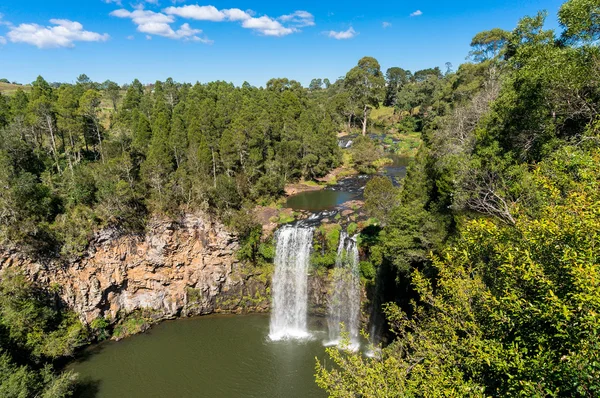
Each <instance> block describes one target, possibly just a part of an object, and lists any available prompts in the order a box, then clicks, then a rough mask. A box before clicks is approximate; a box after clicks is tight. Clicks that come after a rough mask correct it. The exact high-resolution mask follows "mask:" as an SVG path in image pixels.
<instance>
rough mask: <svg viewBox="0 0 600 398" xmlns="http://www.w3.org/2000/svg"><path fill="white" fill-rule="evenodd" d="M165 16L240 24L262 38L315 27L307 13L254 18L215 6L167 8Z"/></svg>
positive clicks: (241, 11) (235, 9) (234, 9)
mask: <svg viewBox="0 0 600 398" xmlns="http://www.w3.org/2000/svg"><path fill="white" fill-rule="evenodd" d="M163 12H164V13H165V14H166V15H169V16H178V17H180V18H187V19H194V20H197V21H212V22H241V23H242V27H243V28H246V29H252V30H255V31H257V32H259V33H260V34H262V35H264V36H287V35H289V34H292V33H296V32H300V28H303V27H307V26H314V25H315V18H314V16H313V15H312V14H311V13H309V12H308V11H302V10H299V11H295V12H294V13H292V14H288V15H282V16H280V17H278V18H271V17H269V16H268V15H263V16H260V17H255V16H254V15H255V12H254V11H252V10H247V11H244V10H241V9H239V8H229V9H222V10H219V9H218V8H216V7H215V6H212V5H207V6H200V5H197V4H196V5H186V6H181V7H173V6H171V7H167V8H165V9H164V10H163Z"/></svg>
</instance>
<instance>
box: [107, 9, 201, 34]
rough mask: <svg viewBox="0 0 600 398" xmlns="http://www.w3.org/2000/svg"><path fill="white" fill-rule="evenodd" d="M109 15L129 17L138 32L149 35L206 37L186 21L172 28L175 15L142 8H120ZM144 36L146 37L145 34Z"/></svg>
mask: <svg viewBox="0 0 600 398" xmlns="http://www.w3.org/2000/svg"><path fill="white" fill-rule="evenodd" d="M110 15H112V16H113V17H117V18H129V19H131V20H132V21H133V23H134V24H136V25H137V30H138V32H142V33H147V34H149V35H157V36H163V37H168V38H169V39H184V40H194V41H202V42H206V41H207V39H201V38H200V37H198V36H197V35H199V34H200V33H202V31H201V30H200V29H193V28H192V27H190V25H189V24H188V23H184V24H183V25H181V27H180V28H179V29H178V30H174V29H173V28H172V27H171V24H172V23H173V22H175V17H173V16H171V15H165V14H162V13H160V12H154V11H150V10H144V9H143V8H138V9H136V10H133V11H128V10H125V9H120V10H115V11H113V12H111V13H110ZM146 38H148V37H147V36H146Z"/></svg>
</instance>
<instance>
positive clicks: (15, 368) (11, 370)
mask: <svg viewBox="0 0 600 398" xmlns="http://www.w3.org/2000/svg"><path fill="white" fill-rule="evenodd" d="M86 341H87V334H86V330H85V328H84V327H83V325H82V324H81V323H80V322H79V320H78V319H77V317H76V315H75V314H74V313H70V312H64V311H63V310H62V309H61V307H60V305H59V304H58V303H57V301H56V296H53V295H51V294H50V293H49V292H45V291H43V290H41V289H39V288H38V287H37V286H35V285H33V284H32V283H31V282H28V281H27V280H26V279H25V277H24V276H22V275H20V274H16V273H12V272H8V271H5V272H3V273H2V275H1V278H0V396H2V397H30V396H41V397H68V396H71V393H72V391H73V388H74V385H75V381H76V378H75V375H73V374H72V373H63V374H60V375H58V374H56V373H54V372H53V370H52V367H51V365H50V362H51V361H52V360H53V359H56V358H60V357H63V356H69V355H72V354H73V352H74V350H75V349H76V348H77V347H80V346H81V345H82V344H84V343H85V342H86Z"/></svg>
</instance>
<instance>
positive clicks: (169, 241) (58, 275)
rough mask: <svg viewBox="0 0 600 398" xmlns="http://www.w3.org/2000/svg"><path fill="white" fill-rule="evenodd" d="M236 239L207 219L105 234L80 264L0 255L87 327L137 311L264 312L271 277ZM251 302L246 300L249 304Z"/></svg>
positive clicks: (3, 265)
mask: <svg viewBox="0 0 600 398" xmlns="http://www.w3.org/2000/svg"><path fill="white" fill-rule="evenodd" d="M238 248H239V244H238V241H237V238H236V236H235V235H233V234H231V233H230V232H228V231H227V230H226V229H225V227H224V226H223V225H222V224H220V223H219V222H216V221H214V220H211V219H210V217H208V216H205V215H188V216H186V217H184V218H183V219H182V220H180V221H178V222H176V221H167V220H158V219H156V220H152V221H151V222H150V223H149V225H148V228H147V232H146V234H145V236H133V235H123V236H118V234H117V233H116V232H115V231H103V232H102V233H100V234H98V235H97V236H96V237H95V239H94V240H93V241H92V242H91V243H90V245H89V249H88V251H87V253H86V254H85V255H84V256H82V257H81V258H79V259H77V260H75V261H72V262H70V263H66V262H63V261H59V260H36V261H34V260H32V259H31V258H29V257H27V256H26V255H24V254H22V253H20V252H18V251H16V250H3V251H0V271H2V270H5V269H8V268H18V269H19V270H21V271H22V272H24V273H25V274H26V275H27V276H28V277H29V278H31V279H32V280H34V281H36V282H39V283H40V284H41V285H43V286H48V287H52V288H56V289H57V290H58V291H59V292H60V296H61V298H62V299H63V300H64V302H65V303H66V304H67V305H68V306H69V307H71V308H72V309H73V310H75V311H76V312H77V313H78V314H79V315H80V317H81V319H82V320H83V321H85V322H88V323H89V322H91V321H93V320H94V319H96V318H98V317H105V318H107V319H110V320H116V319H117V318H118V317H119V316H120V315H123V314H125V313H130V312H132V311H135V310H139V309H145V310H151V311H152V312H153V313H154V314H155V316H156V318H157V319H166V318H173V317H176V316H179V315H183V316H190V315H200V314H208V313H212V312H242V311H253V312H257V311H266V310H268V307H269V295H268V285H269V283H270V278H268V277H266V276H265V275H260V274H255V273H254V274H253V273H252V271H251V270H247V269H246V268H245V267H244V266H243V265H242V264H241V263H239V262H238V261H237V259H236V251H237V249H238ZM248 298H251V299H248Z"/></svg>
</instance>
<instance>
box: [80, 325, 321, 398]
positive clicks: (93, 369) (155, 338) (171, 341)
mask: <svg viewBox="0 0 600 398" xmlns="http://www.w3.org/2000/svg"><path fill="white" fill-rule="evenodd" d="M268 333H269V317H268V316H265V315H247V316H240V315H236V316H206V317H199V318H192V319H181V320H177V321H170V322H164V323H162V324H160V325H158V326H156V327H154V328H153V329H152V330H150V331H149V332H148V333H146V334H142V335H138V336H134V337H131V338H128V339H125V340H122V341H120V342H108V343H104V344H100V345H98V346H96V347H94V348H93V349H91V350H89V351H88V352H87V353H86V354H88V355H87V357H86V358H84V359H81V360H79V361H78V362H75V363H73V364H71V365H70V366H69V369H72V370H74V371H76V372H78V373H79V374H80V377H81V378H82V379H83V381H84V382H86V383H87V388H86V392H85V394H83V395H82V396H83V397H96V398H119V397H124V398H125V397H126V398H137V397H140V398H141V397H144V398H148V397H161V398H162V397H178V398H180V397H181V398H183V397H194V398H197V397H219V398H221V397H222V398H228V397H232V398H233V397H235V398H239V397H260V398H270V397H273V398H275V397H286V398H294V397H298V398H300V397H302V398H306V397H315V398H319V397H325V396H326V394H325V393H324V392H323V391H321V390H320V389H319V388H318V387H317V385H316V384H315V382H314V376H313V373H314V369H315V363H316V362H315V357H318V358H320V359H323V358H324V356H325V352H324V348H323V346H322V343H321V341H322V338H323V336H321V335H319V336H317V338H316V339H315V340H313V341H307V342H276V343H274V342H270V341H268V340H267V335H268Z"/></svg>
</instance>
